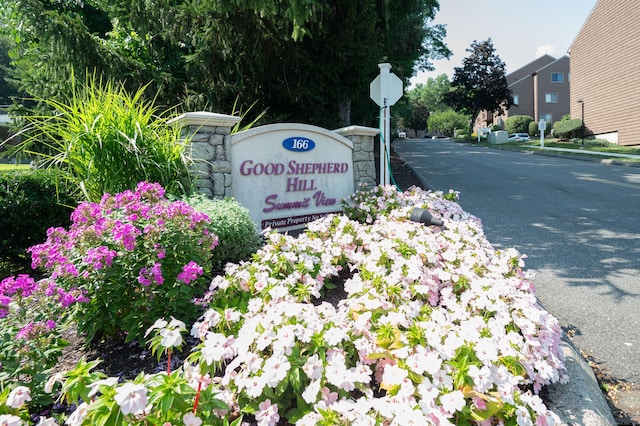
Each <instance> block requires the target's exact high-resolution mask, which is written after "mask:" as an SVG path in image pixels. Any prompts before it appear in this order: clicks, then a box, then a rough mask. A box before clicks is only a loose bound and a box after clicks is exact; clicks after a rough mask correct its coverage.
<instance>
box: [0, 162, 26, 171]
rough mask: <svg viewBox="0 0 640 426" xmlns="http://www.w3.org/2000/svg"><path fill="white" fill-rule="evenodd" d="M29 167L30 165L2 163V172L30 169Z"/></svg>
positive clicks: (0, 167)
mask: <svg viewBox="0 0 640 426" xmlns="http://www.w3.org/2000/svg"><path fill="white" fill-rule="evenodd" d="M29 167H31V166H30V165H29V164H6V163H0V172H4V171H7V170H21V169H28V168H29Z"/></svg>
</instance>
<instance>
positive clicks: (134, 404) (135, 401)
mask: <svg viewBox="0 0 640 426" xmlns="http://www.w3.org/2000/svg"><path fill="white" fill-rule="evenodd" d="M114 399H115V401H116V403H117V404H118V405H119V406H120V411H122V414H125V415H127V414H132V413H136V412H138V411H142V410H144V409H145V407H146V406H147V402H148V398H147V389H146V388H145V387H144V385H136V384H134V383H130V382H127V383H125V384H124V385H122V386H120V387H119V388H118V389H116V395H115V397H114Z"/></svg>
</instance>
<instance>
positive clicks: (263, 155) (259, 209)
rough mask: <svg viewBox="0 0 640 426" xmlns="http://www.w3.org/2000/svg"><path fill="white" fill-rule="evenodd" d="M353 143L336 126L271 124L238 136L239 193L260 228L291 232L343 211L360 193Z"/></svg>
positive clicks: (235, 169)
mask: <svg viewBox="0 0 640 426" xmlns="http://www.w3.org/2000/svg"><path fill="white" fill-rule="evenodd" d="M352 152H353V143H352V142H351V141H350V140H349V139H347V138H345V137H343V136H341V135H339V134H337V133H335V132H332V131H330V130H327V129H323V128H321V127H316V126H310V125H303V124H289V123H283V124H271V125H267V126H261V127H256V128H254V129H250V130H247V131H244V132H239V133H236V134H234V135H232V138H231V159H232V164H233V165H232V172H231V175H232V185H233V194H234V198H235V199H236V200H237V201H238V202H240V203H241V204H242V205H244V206H245V207H246V208H247V209H249V212H250V214H251V218H252V219H253V221H254V222H255V223H256V226H257V227H258V228H259V229H266V228H273V229H278V230H279V231H287V230H293V229H299V228H302V227H304V226H305V225H306V224H307V223H309V222H312V221H314V220H317V219H319V218H321V217H322V216H325V215H327V214H329V213H337V212H340V211H341V205H340V201H341V199H343V198H346V197H348V196H349V195H351V194H352V193H353V192H354V181H353V153H352Z"/></svg>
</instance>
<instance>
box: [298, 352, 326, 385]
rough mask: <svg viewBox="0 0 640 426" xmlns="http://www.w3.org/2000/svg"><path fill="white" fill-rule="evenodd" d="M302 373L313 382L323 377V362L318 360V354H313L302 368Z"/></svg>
mask: <svg viewBox="0 0 640 426" xmlns="http://www.w3.org/2000/svg"><path fill="white" fill-rule="evenodd" d="M302 371H304V373H305V374H306V375H307V377H309V378H310V379H312V380H316V379H319V378H320V377H322V361H321V360H320V358H318V354H313V355H311V356H310V357H309V358H308V359H307V362H305V364H304V365H303V366H302Z"/></svg>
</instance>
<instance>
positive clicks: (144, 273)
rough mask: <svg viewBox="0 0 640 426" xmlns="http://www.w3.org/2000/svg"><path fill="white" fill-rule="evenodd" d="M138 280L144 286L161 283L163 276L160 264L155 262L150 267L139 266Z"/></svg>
mask: <svg viewBox="0 0 640 426" xmlns="http://www.w3.org/2000/svg"><path fill="white" fill-rule="evenodd" d="M138 282H139V283H140V284H142V285H144V286H149V285H150V284H152V283H156V284H158V285H161V284H163V283H164V277H163V276H162V265H160V263H158V262H156V263H154V264H153V266H152V267H151V268H140V272H139V274H138Z"/></svg>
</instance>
